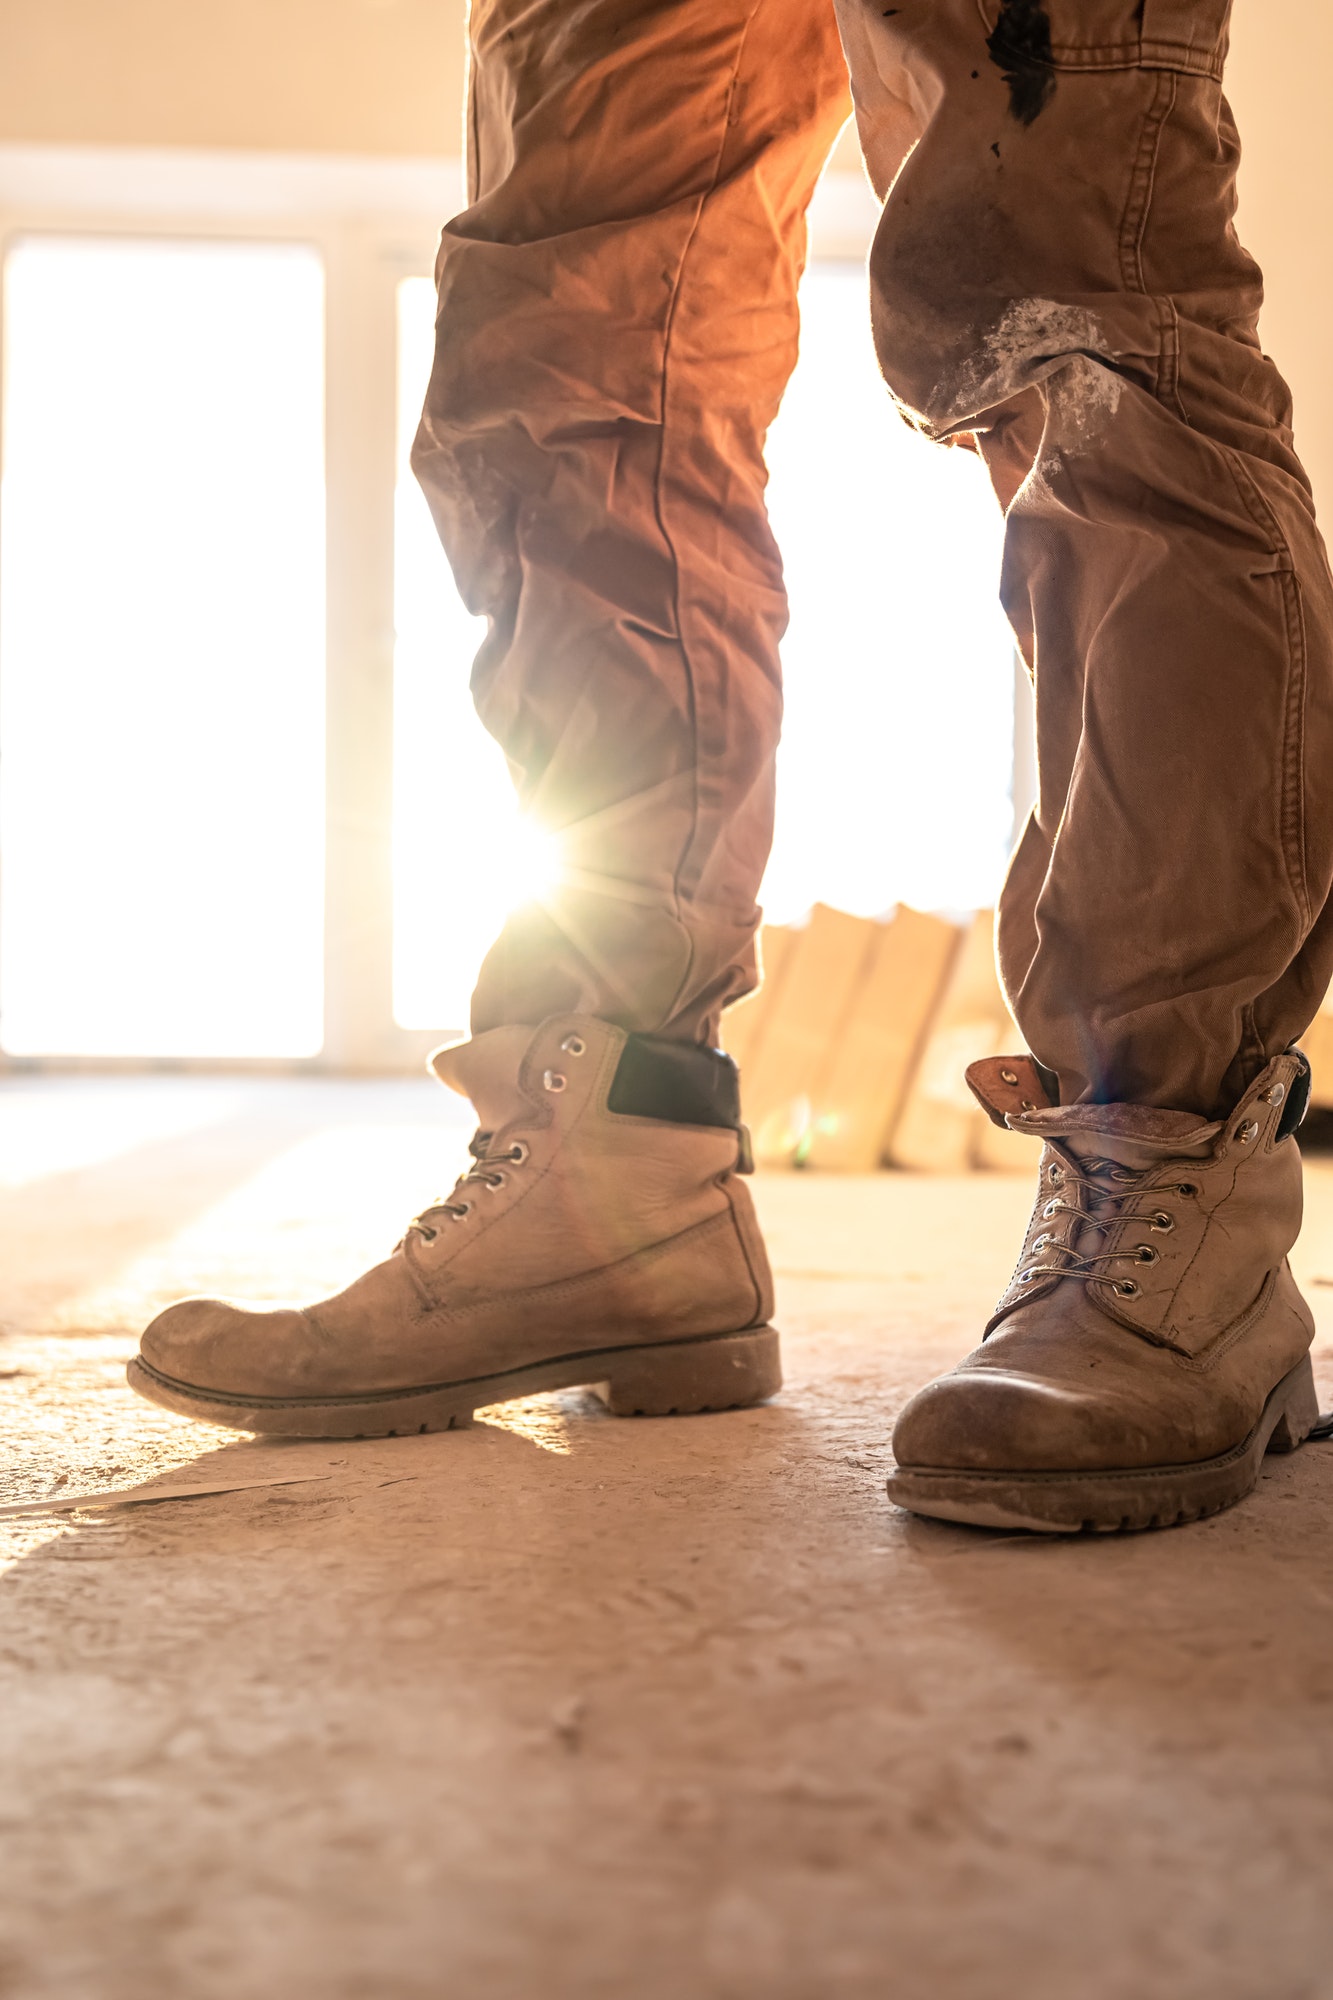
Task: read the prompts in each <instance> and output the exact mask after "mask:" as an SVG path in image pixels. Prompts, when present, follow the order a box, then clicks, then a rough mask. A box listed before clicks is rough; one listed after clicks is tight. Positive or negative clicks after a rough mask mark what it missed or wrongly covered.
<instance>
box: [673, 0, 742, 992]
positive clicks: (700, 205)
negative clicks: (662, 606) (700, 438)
mask: <svg viewBox="0 0 1333 2000" xmlns="http://www.w3.org/2000/svg"><path fill="white" fill-rule="evenodd" d="M762 4H763V0H754V5H753V6H752V7H751V8H750V11H749V13H748V14H747V15H746V17H745V21H744V25H743V26H742V28H741V31H740V34H739V36H738V37H737V41H736V53H735V56H734V58H733V60H732V66H731V77H730V81H729V82H728V85H727V94H726V102H725V105H724V107H723V113H722V123H721V131H720V132H719V135H718V142H717V152H716V155H715V157H714V160H713V167H712V173H711V175H710V177H709V181H708V185H707V186H706V187H705V188H704V189H702V191H701V192H700V194H699V198H698V201H697V203H696V205H695V211H694V219H693V221H692V222H691V224H690V227H689V230H688V232H687V234H686V237H685V241H684V243H683V244H682V245H681V251H680V258H679V261H678V262H677V265H676V273H675V278H674V280H673V283H672V287H671V297H670V299H669V301H668V303H667V311H666V318H665V321H664V325H663V332H662V389H661V395H660V398H659V401H658V418H659V424H660V434H659V441H658V448H657V472H656V476H655V479H654V482H653V513H654V515H655V517H656V520H657V526H658V529H659V531H660V533H661V536H662V539H663V541H664V542H665V544H666V546H667V548H668V550H669V551H670V554H671V568H672V576H673V579H674V581H673V588H672V606H673V609H674V611H675V616H676V635H677V639H678V641H679V644H680V657H681V664H682V666H683V667H684V669H685V684H686V688H687V690H688V694H689V709H690V737H691V743H692V748H693V764H692V769H691V774H690V775H691V781H692V796H693V809H692V812H691V818H690V830H689V833H688V835H687V837H686V839H685V842H684V845H683V846H682V848H681V851H680V856H679V859H678V860H677V862H676V864H675V867H674V868H673V869H672V871H671V893H672V900H673V906H674V910H673V913H674V916H675V919H676V922H677V923H678V924H679V925H680V927H681V930H682V931H683V932H684V934H685V940H686V961H685V969H684V971H683V972H682V974H681V977H680V980H679V982H678V984H677V986H676V989H675V992H674V993H673V995H672V998H671V1004H670V1007H669V1009H668V1012H667V1018H668V1019H669V1018H671V1016H672V1015H674V1014H675V1012H676V1010H677V1008H678V1007H679V1005H680V1001H681V998H682V996H683V995H684V994H685V993H686V992H687V991H688V990H689V985H690V981H691V978H692V976H693V972H694V940H693V938H692V937H691V935H690V933H689V929H688V927H687V926H686V924H685V923H684V921H683V919H682V916H681V907H680V906H681V878H682V876H683V874H684V870H685V864H686V862H687V861H688V860H689V857H690V855H691V854H692V853H693V851H694V848H695V845H696V843H697V841H698V838H699V817H700V773H699V752H700V726H699V692H698V680H697V677H696V675H695V671H694V665H693V662H692V661H691V659H690V649H689V643H688V640H687V638H686V632H685V618H684V615H683V611H684V607H683V604H682V590H681V560H680V552H679V550H678V548H677V546H676V541H675V538H674V536H673V535H672V533H671V530H670V528H669V526H668V525H667V510H666V505H665V499H664V492H663V488H664V484H665V470H666V455H667V425H668V417H669V405H670V400H671V378H672V366H671V363H672V344H671V342H672V334H673V332H674V329H675V324H676V314H677V311H678V308H679V304H680V295H681V289H682V287H683V285H684V282H685V273H686V269H687V266H688V265H689V261H690V252H691V251H692V249H693V248H694V244H695V240H696V238H697V236H698V234H699V229H700V226H701V224H702V222H703V218H704V211H705V209H706V208H707V206H708V202H709V200H710V198H711V197H712V196H713V195H714V194H716V192H717V190H718V187H719V185H720V183H721V179H722V162H723V160H724V159H725V157H726V150H727V135H728V133H729V132H730V129H731V123H732V110H733V107H734V105H735V102H736V91H737V86H738V84H739V81H740V71H741V64H742V62H743V61H744V58H745V46H746V42H747V41H748V39H749V34H750V27H751V24H752V23H753V21H754V18H755V15H756V14H757V13H758V12H759V8H760V6H761V5H762Z"/></svg>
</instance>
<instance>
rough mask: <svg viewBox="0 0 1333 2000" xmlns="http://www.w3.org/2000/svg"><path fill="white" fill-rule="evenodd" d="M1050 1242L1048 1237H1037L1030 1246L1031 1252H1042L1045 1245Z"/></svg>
mask: <svg viewBox="0 0 1333 2000" xmlns="http://www.w3.org/2000/svg"><path fill="white" fill-rule="evenodd" d="M1050 1240H1051V1239H1050V1237H1049V1236H1039V1237H1038V1238H1037V1240H1036V1242H1035V1243H1034V1244H1033V1246H1032V1248H1033V1250H1034V1251H1040V1250H1044V1249H1045V1248H1046V1246H1047V1244H1048V1243H1049V1242H1050Z"/></svg>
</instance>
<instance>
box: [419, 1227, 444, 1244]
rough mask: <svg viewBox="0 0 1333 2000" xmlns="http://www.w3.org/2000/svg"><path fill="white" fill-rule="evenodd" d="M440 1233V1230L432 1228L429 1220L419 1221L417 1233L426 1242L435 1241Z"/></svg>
mask: <svg viewBox="0 0 1333 2000" xmlns="http://www.w3.org/2000/svg"><path fill="white" fill-rule="evenodd" d="M439 1233H440V1232H439V1230H438V1229H432V1228H431V1226H430V1224H429V1223H428V1222H419V1223H418V1224H417V1234H418V1236H420V1237H421V1238H422V1240H423V1241H424V1242H426V1243H433V1242H434V1241H435V1239H436V1237H437V1236H438V1235H439Z"/></svg>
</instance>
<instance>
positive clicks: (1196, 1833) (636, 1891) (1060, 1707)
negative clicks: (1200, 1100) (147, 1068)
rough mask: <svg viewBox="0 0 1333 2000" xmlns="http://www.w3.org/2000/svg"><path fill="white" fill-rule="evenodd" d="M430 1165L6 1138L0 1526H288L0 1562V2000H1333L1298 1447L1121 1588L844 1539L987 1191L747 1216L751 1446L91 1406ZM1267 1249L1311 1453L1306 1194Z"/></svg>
mask: <svg viewBox="0 0 1333 2000" xmlns="http://www.w3.org/2000/svg"><path fill="white" fill-rule="evenodd" d="M464 1115H465V1114H464ZM463 1132H464V1127H463V1126H462V1125H461V1124H460V1123H459V1118H458V1114H457V1113H455V1112H454V1111H452V1110H451V1108H450V1106H449V1103H448V1101H447V1100H445V1099H444V1098H443V1097H442V1096H441V1094H440V1093H439V1092H438V1091H436V1090H434V1089H433V1088H432V1087H431V1086H429V1085H426V1084H422V1085H420V1086H418V1085H416V1084H415V1083H401V1084H398V1083H393V1084H339V1085H334V1084H314V1083H306V1082H297V1083H255V1082H216V1081H211V1080H210V1081H204V1082H200V1081H192V1080H180V1079H169V1078H162V1079H155V1080H151V1081H148V1082H142V1081H140V1082H129V1081H107V1080H99V1081H84V1080H67V1079H66V1080H45V1081H34V1082H26V1081H21V1082H10V1083H8V1084H6V1085H4V1086H3V1088H0V1190H2V1193H0V1325H2V1326H3V1329H4V1334H5V1338H4V1339H3V1341H2V1342H0V1373H2V1374H3V1377H4V1379H3V1381H0V1394H2V1395H3V1398H4V1420H5V1452H4V1459H3V1480H2V1482H0V1483H2V1484H3V1488H4V1491H3V1493H0V1498H4V1499H9V1500H16V1499H26V1498H30V1497H45V1496H48V1495H51V1494H53V1493H62V1494H63V1493H68V1492H69V1491H71V1490H73V1491H78V1492H87V1491H91V1490H94V1489H97V1488H99V1487H106V1486H124V1485H127V1484H134V1483H136V1482H140V1481H144V1480H149V1479H152V1478H154V1477H157V1476H160V1475H163V1474H170V1473H174V1472H179V1473H180V1474H181V1477H182V1478H187V1479H189V1480H194V1481H204V1480H213V1479H219V1480H221V1479H231V1478H235V1479H259V1478H262V1477H266V1476H275V1475H284V1476H294V1475H310V1474H317V1475H320V1477H319V1478H318V1479H313V1480H311V1481H310V1483H308V1484H299V1485H290V1486H286V1487H278V1486H274V1487H267V1488H265V1487H255V1488H251V1489H249V1490H246V1491H241V1492H237V1493H234V1494H231V1495H227V1496H222V1497H214V1498H201V1499H192V1500H185V1501H173V1502H166V1503H163V1504H160V1505H156V1506H151V1507H150V1506H143V1507H134V1508H123V1509H119V1510H111V1509H106V1508H103V1509H101V1510H98V1509H96V1508H92V1509H89V1510H87V1511H85V1512H81V1513H77V1514H72V1515H66V1516H63V1517H62V1516H58V1515H54V1514H45V1515H40V1516H36V1517H32V1516H29V1517H21V1518H18V1519H6V1520H2V1521H0V1537H2V1538H3V1539H2V1540H0V1845H2V1848H3V1868H2V1869H0V1995H2V1996H4V2000H30V1997H31V2000H38V1996H42V2000H46V1996H59V2000H158V1996H161V2000H326V1996H327V2000H353V1996H355V2000H399V1996H413V2000H415V1996H418V1995H420V1996H437V1995H439V1996H443V1995H448V1996H450V2000H453V1996H459V2000H470V1996H474V1995H475V1996H485V1997H486V2000H490V1996H496V2000H506V1996H515V2000H519V1997H520V1996H521V2000H546V1996H551V1995H559V1996H564V1995H570V1996H601V1995H605V1996H614V2000H640V1996H642V2000H659V1996H660V2000H694V1996H707V1997H708V2000H711V1996H719V2000H725V1996H746V2000H749V1996H764V2000H767V1996H774V2000H786V1996H793V2000H794V1996H800V2000H806V1996H809V2000H824V1996H831V2000H837V1996H858V2000H859V1996H862V1995H866V1996H887V2000H1159V1996H1160V2000H1196V1997H1197V2000H1205V1996H1206V2000H1219V1997H1220V2000H1230V1997H1231V1996H1237V2000H1241V1996H1243V2000H1327V1996H1333V1533H1331V1532H1330V1519H1331V1516H1330V1503H1333V1446H1325V1447H1318V1446H1312V1447H1309V1448H1307V1449H1306V1450H1305V1451H1303V1452H1301V1453H1299V1454H1297V1455H1296V1457H1294V1458H1292V1459H1277V1460H1270V1461H1269V1468H1270V1469H1269V1470H1268V1471H1267V1473H1266V1475H1265V1477H1264V1480H1263V1483H1262V1487H1261V1490H1260V1492H1259V1494H1258V1495H1257V1496H1256V1497H1255V1498H1254V1499H1253V1500H1251V1501H1250V1502H1249V1503H1247V1504H1246V1505H1245V1506H1243V1507H1242V1508H1240V1509H1239V1510H1237V1511H1235V1512H1233V1513H1231V1514H1229V1515H1224V1516H1222V1517H1220V1518H1219V1519H1216V1520H1213V1521H1210V1522H1207V1523H1205V1524H1203V1525H1201V1526H1196V1527H1191V1528H1186V1529H1181V1530H1177V1531H1175V1532H1174V1533H1167V1534H1158V1535H1154V1536H1146V1537H1138V1538H1129V1539H1125V1540H1104V1541H1094V1542H1074V1543H1070V1542H1052V1543H1043V1542H1032V1541H1028V1540H1025V1539H1022V1538H1015V1537H1000V1536H989V1535H984V1534H977V1533H971V1532H969V1531H967V1530H964V1529H951V1528H945V1527H937V1526H930V1525H927V1524H924V1523H921V1522H915V1521H912V1520H910V1519H909V1518H907V1517H906V1516H904V1515H902V1514H899V1513H896V1512H895V1511H894V1510H893V1509H892V1508H891V1507H890V1506H889V1504H888V1502H887V1500H886V1499H885V1497H884V1493H883V1490H882V1477H883V1472H884V1468H885V1462H886V1456H887V1449H886V1445H887V1436H888V1431H889V1426H890V1422H891V1419H892V1415H893V1412H894V1410H895V1409H896V1407H897V1406H898V1404H899V1403H900V1401H901V1400H902V1398H903V1397H904V1396H905V1395H906V1394H907V1392H908V1391H909V1390H910V1389H911V1388H912V1387H913V1386H914V1385H915V1384H916V1383H918V1382H919V1381H921V1380H923V1379H924V1378H925V1377H926V1376H927V1375H928V1374H930V1373H931V1372H933V1371H934V1370H936V1369H937V1368H938V1367H939V1366H940V1365H941V1364H943V1363H946V1362H948V1361H949V1360H951V1359H952V1358H953V1357H955V1356H956V1355H957V1354H959V1353H960V1352H961V1351H962V1350H963V1349H964V1348H965V1347H967V1346H968V1345H970V1344H971V1340H972V1337H973V1330H974V1328H975V1326H976V1324H977V1322H978V1320H979V1319H980V1318H981V1317H982V1316H983V1315H984V1313H985V1311H986V1310H987V1308H988V1306H989V1304H990V1302H991V1301H992V1299H993V1297H994V1295H995V1293H996V1292H997V1291H998V1289H999V1287H1000V1284H1001V1283H1002V1281H1003V1279H1004V1277H1005V1276H1006V1275H1007V1273H1008V1270H1009V1268H1010V1265H1011V1262H1012V1256H1013V1251H1014V1247H1015V1237H1016V1233H1017V1231H1018V1229H1019V1227H1020V1224H1021V1221H1022V1219H1023V1216H1024V1213H1025V1210H1026V1202H1027V1186H1026V1181H1025V1179H1023V1178H1019V1177H1015V1176H1007V1175H993V1176H978V1177H974V1178H972V1179H970V1180H968V1181H966V1182H962V1181H953V1182H939V1181H935V1182H931V1181H925V1180H912V1179H908V1178H905V1177H896V1176H888V1175H885V1176H881V1177H879V1178H877V1179H875V1180H873V1181H852V1182H846V1181H839V1180H834V1179H818V1178H815V1177H812V1176H799V1177H797V1176H793V1177H783V1178H778V1177H773V1178H770V1179H769V1180H767V1181H766V1182H763V1183H761V1185H760V1187H759V1196H760V1200H761V1204H762V1207H763V1210H764V1213H765V1216H766V1219H767V1222H768V1225H769V1228H770V1231H771V1235H772V1240H773V1245H774V1249H775V1252H776V1260H775V1261H776V1262H777V1264H778V1266H779V1269H780V1273H781V1277H780V1286H781V1308H782V1310H781V1324H782V1326H783V1329H784V1332H785V1335H786V1351H787V1365H788V1378H789V1386H788V1388H787V1390H786V1391H785V1393H784V1395H783V1396H782V1398H781V1400H780V1401H779V1402H777V1403H775V1404H774V1405H772V1406H771V1407H769V1408H767V1409H762V1410H757V1411H750V1412H746V1413H741V1414H732V1415H726V1416H713V1417H701V1418H694V1419H684V1420H677V1421H675V1422H671V1421H665V1422H658V1423H643V1422H640V1423H622V1422H617V1421H616V1420H615V1419H613V1418H610V1417H608V1416H606V1415H605V1414H604V1413H603V1412H602V1411H601V1409H600V1407H599V1406H597V1405H596V1404H594V1403H592V1402H591V1401H590V1400H588V1399H585V1398H583V1397H581V1396H573V1395H571V1396H567V1397H563V1398H549V1399H539V1400H534V1401H533V1402H530V1403H527V1404H523V1405H518V1406H511V1407H509V1408H508V1409H505V1410H503V1411H493V1412H491V1413H489V1416H488V1418H487V1420H485V1421H479V1422H478V1424H477V1425H476V1427H475V1428H474V1429H473V1430H471V1431H469V1432H464V1433H460V1434H453V1435H446V1436H442V1437H430V1438H417V1439H412V1440H405V1441H402V1442H385V1443H376V1444H369V1443H367V1444H356V1445H343V1446H325V1445H292V1446H272V1445H270V1446H265V1447H261V1446H258V1445H254V1444H249V1443H245V1442H240V1441H232V1440H231V1439H229V1438H228V1437H227V1436H226V1435H225V1434H224V1433H221V1432H217V1431H212V1430H208V1429H205V1428H203V1427H200V1426H191V1425H189V1424H187V1423H185V1422H183V1421H181V1420H179V1419H176V1418H172V1417H169V1416H167V1415H165V1414H158V1413H155V1412H154V1411H152V1410H151V1409H149V1408H148V1407H147V1406H146V1405H143V1404H140V1403H138V1402H136V1401H135V1400H134V1399H132V1398H131V1396H130V1395H129V1393H128V1392H127V1391H126V1390H125V1389H124V1387H123V1386H122V1378H121V1369H122V1363H123V1359H124V1357H125V1355H126V1353H127V1352H128V1350H129V1347H130V1344H131V1339H132V1335H133V1333H134V1331H135V1330H136V1328H137V1326H138V1325H139V1324H140V1323H141V1321H142V1320H143V1318H144V1317H145V1315H146V1314H147V1313H148V1312H149V1311H151V1310H152V1309H153V1308H154V1306H155V1305H156V1304H157V1302H158V1301H160V1300H164V1299H166V1298H168V1297H170V1296H172V1295H174V1294H176V1293H179V1292H180V1291H182V1290H194V1289H200V1288H208V1289H214V1288H223V1289H227V1290H235V1291H244V1292H248V1293H251V1294H265V1295H269V1296H284V1295H287V1294H289V1293H299V1292H301V1291H308V1290H312V1289H317V1288H322V1287H324V1286H326V1285H329V1284H333V1283H336V1282H338V1281H339V1280H341V1279H342V1278H343V1277H344V1276H345V1275H347V1274H349V1273H350V1272H351V1271H352V1270H354V1269H355V1268H357V1267H358V1266H359V1265H360V1264H361V1263H362V1262H364V1261H366V1260H368V1259H369V1258H370V1257H371V1256H373V1255H376V1254H378V1253H379V1251H380V1250H381V1248H382V1247H383V1245H384V1244H385V1243H386V1242H391V1241H392V1240H393V1238H394V1235H395V1234H396V1232H397V1229H398V1227H399V1225H400V1224H401V1222H402V1220H403V1219H404V1218H405V1216H406V1215H407V1214H409V1213H410V1212H411V1211H412V1210H413V1208H415V1207H416V1206H418V1205H419V1204H420V1202H421V1201H422V1200H423V1199H424V1198H425V1197H427V1196H428V1195H430V1194H432V1193H434V1192H435V1191H436V1190H437V1188H438V1187H439V1186H440V1185H441V1183H442V1182H444V1181H445V1180H447V1179H448V1178H450V1177H451V1173H452V1169H453V1164H454V1157H455V1152H456V1148H457V1145H458V1141H459V1140H460V1139H461V1137H462V1136H463ZM1310 1208H1311V1215H1310V1221H1309V1225H1308V1227H1307V1233H1306V1236H1305V1238H1304V1240H1303V1244H1302V1248H1301V1252H1300V1259H1299V1261H1300V1268H1301V1272H1302V1275H1303V1276H1304V1277H1305V1278H1306V1279H1307V1280H1308V1281H1311V1283H1312V1288H1311V1293H1310V1296H1311V1298H1312V1300H1313V1301H1314V1303H1315V1306H1316V1309H1317V1310H1318V1311H1319V1313H1320V1316H1321V1321H1322V1325H1323V1335H1322V1338H1321V1349H1322V1352H1323V1371H1324V1385H1323V1386H1324V1389H1325V1396H1326V1400H1333V1395H1330V1392H1333V1289H1330V1285H1331V1284H1333V1166H1330V1165H1324V1164H1318V1163H1316V1164H1315V1166H1314V1167H1313V1169H1312V1173H1311V1200H1310ZM1320 1279H1323V1280H1324V1283H1323V1284H1322V1285H1321V1284H1320V1283H1319V1282H1318V1280H1320Z"/></svg>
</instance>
